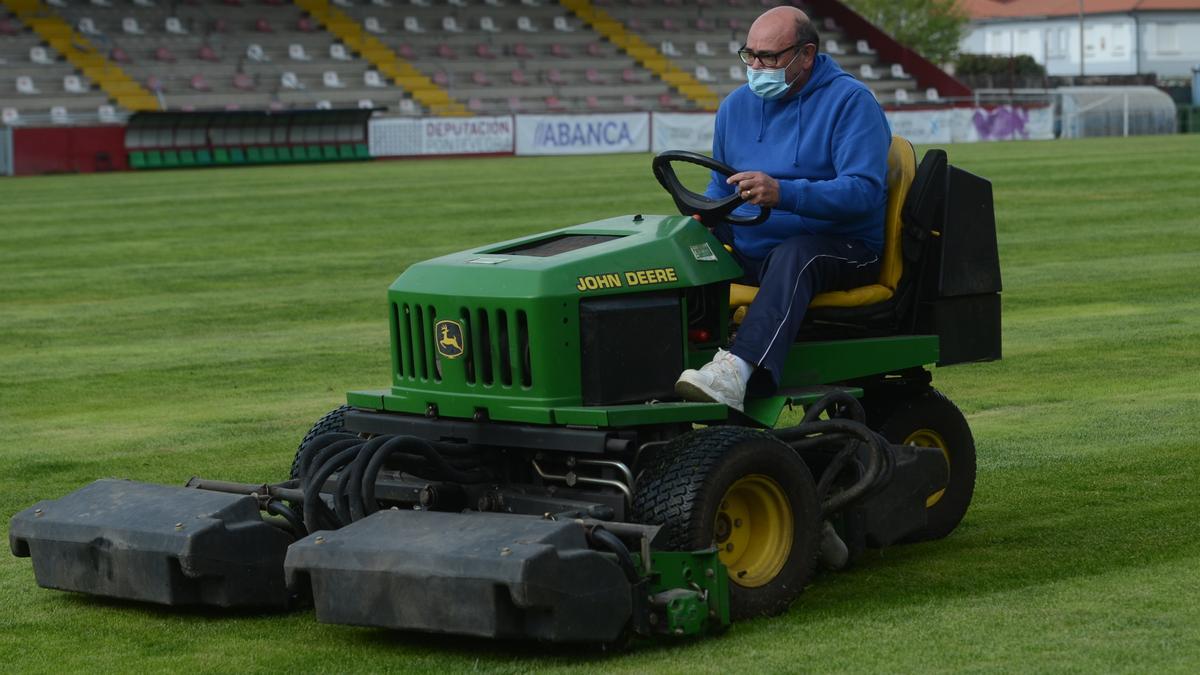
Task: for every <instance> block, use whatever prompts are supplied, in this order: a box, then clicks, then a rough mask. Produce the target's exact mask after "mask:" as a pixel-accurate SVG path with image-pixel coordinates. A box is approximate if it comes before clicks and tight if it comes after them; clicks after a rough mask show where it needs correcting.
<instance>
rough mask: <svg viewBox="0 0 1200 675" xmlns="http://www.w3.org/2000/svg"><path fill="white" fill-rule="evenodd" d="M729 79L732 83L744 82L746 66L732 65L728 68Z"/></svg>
mask: <svg viewBox="0 0 1200 675" xmlns="http://www.w3.org/2000/svg"><path fill="white" fill-rule="evenodd" d="M729 79H731V80H733V81H734V82H745V81H746V66H739V65H732V66H729Z"/></svg>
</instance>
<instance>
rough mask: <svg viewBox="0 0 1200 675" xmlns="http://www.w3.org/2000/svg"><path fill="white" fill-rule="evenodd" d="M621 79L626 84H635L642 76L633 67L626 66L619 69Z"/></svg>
mask: <svg viewBox="0 0 1200 675" xmlns="http://www.w3.org/2000/svg"><path fill="white" fill-rule="evenodd" d="M621 81H622V82H624V83H626V84H635V83H638V82H641V81H642V78H641V76H640V75H638V74H637V71H636V70H634V69H633V68H626V69H625V70H622V71H621Z"/></svg>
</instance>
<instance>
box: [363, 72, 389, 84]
mask: <svg viewBox="0 0 1200 675" xmlns="http://www.w3.org/2000/svg"><path fill="white" fill-rule="evenodd" d="M363 84H365V85H367V86H368V87H386V86H387V83H386V82H384V81H383V77H382V76H381V75H380V74H379V71H378V70H368V71H366V72H364V73H363Z"/></svg>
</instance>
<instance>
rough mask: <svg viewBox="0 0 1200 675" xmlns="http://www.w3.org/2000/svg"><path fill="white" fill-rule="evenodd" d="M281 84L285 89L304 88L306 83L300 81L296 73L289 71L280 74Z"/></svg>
mask: <svg viewBox="0 0 1200 675" xmlns="http://www.w3.org/2000/svg"><path fill="white" fill-rule="evenodd" d="M279 85H280V86H281V87H283V88H284V89H303V88H304V83H303V82H301V81H300V78H299V77H296V74H295V73H293V72H291V71H287V72H285V73H283V74H282V75H280V76H279Z"/></svg>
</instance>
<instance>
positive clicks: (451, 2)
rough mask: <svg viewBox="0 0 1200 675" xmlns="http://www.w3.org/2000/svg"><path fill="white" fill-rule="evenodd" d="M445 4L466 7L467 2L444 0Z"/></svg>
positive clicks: (465, 0) (463, 0)
mask: <svg viewBox="0 0 1200 675" xmlns="http://www.w3.org/2000/svg"><path fill="white" fill-rule="evenodd" d="M446 4H448V5H454V6H455V7H466V6H467V0H446Z"/></svg>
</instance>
